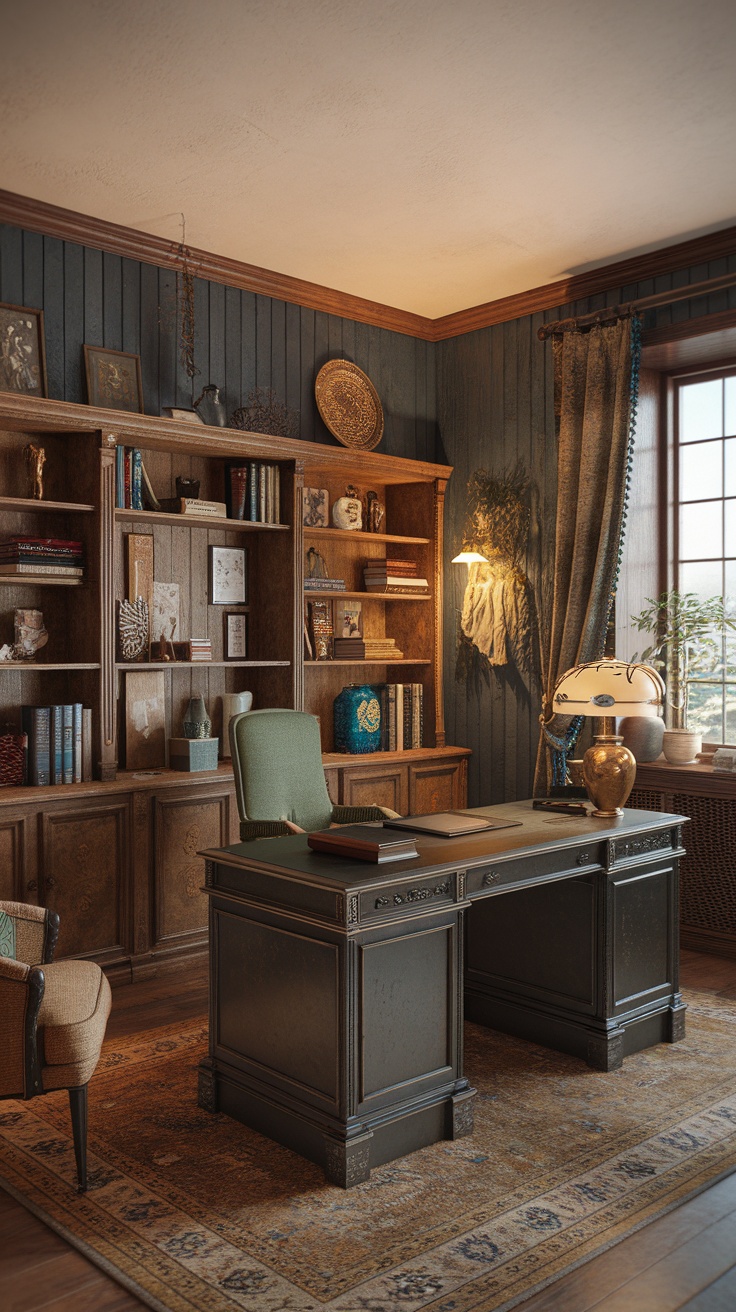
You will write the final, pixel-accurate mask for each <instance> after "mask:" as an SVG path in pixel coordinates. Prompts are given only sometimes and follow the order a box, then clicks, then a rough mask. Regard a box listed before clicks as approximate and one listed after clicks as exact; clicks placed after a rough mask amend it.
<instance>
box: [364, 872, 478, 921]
mask: <svg viewBox="0 0 736 1312" xmlns="http://www.w3.org/2000/svg"><path fill="white" fill-rule="evenodd" d="M456 887H457V875H456V874H455V872H454V871H453V873H452V874H449V875H438V876H437V877H436V878H435V879H417V878H416V877H415V878H414V879H412V880H407V882H406V883H405V884H403V883H402V884H393V885H392V886H391V887H389V888H384V889H377V888H374V889H372V890H371V891H370V892H366V893H361V895H360V921H361V924H362V923H364V922H365V921H370V920H385V919H387V918H389V919H390V918H393V917H394V916H405V915H406V914H407V912H411V911H416V910H418V909H420V908H426V909H427V910H429V909H431V910H432V911H434V910H435V909H436V908H437V907H441V906H447V905H449V906H451V905H452V903H453V902H454V901H455V890H456Z"/></svg>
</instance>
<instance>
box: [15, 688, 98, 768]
mask: <svg viewBox="0 0 736 1312" xmlns="http://www.w3.org/2000/svg"><path fill="white" fill-rule="evenodd" d="M20 711H21V729H22V731H23V733H24V734H25V735H26V739H27V751H26V767H25V770H24V782H25V783H27V784H31V785H34V786H41V785H44V784H80V783H88V782H89V781H90V780H91V779H92V711H91V710H90V709H89V707H86V706H83V705H82V703H81V702H73V703H70V704H67V705H61V706H21V708H20Z"/></svg>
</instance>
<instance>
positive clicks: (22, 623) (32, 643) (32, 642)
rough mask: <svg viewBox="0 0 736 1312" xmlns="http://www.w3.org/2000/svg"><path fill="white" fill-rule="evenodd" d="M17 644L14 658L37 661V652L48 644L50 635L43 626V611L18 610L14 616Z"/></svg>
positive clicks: (14, 649)
mask: <svg viewBox="0 0 736 1312" xmlns="http://www.w3.org/2000/svg"><path fill="white" fill-rule="evenodd" d="M14 629H15V646H14V648H13V659H14V660H16V661H35V659H36V653H37V652H39V651H40V650H41V648H42V647H45V646H46V643H47V642H48V640H49V635H48V633H47V631H46V629H45V628H44V626H43V611H40V610H17V611H16V612H15V617H14Z"/></svg>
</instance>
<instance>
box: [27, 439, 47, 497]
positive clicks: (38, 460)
mask: <svg viewBox="0 0 736 1312" xmlns="http://www.w3.org/2000/svg"><path fill="white" fill-rule="evenodd" d="M23 453H24V455H25V458H26V464H27V465H28V474H29V478H30V485H31V486H30V490H31V496H32V497H33V499H34V501H43V467H44V465H45V464H46V452H45V451H44V449H43V447H42V446H35V445H34V443H33V442H29V443H28V446H26V447H24V448H23Z"/></svg>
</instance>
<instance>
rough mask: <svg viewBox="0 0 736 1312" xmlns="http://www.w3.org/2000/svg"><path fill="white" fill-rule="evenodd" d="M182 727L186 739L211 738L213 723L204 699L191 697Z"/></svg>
mask: <svg viewBox="0 0 736 1312" xmlns="http://www.w3.org/2000/svg"><path fill="white" fill-rule="evenodd" d="M182 727H183V729H184V737H185V738H209V736H210V730H211V729H212V721H211V719H210V717H209V715H208V714H207V707H206V706H205V704H204V697H190V699H189V705H188V706H187V709H186V710H185V712H184V724H183V726H182Z"/></svg>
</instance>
